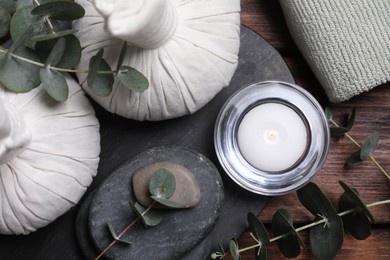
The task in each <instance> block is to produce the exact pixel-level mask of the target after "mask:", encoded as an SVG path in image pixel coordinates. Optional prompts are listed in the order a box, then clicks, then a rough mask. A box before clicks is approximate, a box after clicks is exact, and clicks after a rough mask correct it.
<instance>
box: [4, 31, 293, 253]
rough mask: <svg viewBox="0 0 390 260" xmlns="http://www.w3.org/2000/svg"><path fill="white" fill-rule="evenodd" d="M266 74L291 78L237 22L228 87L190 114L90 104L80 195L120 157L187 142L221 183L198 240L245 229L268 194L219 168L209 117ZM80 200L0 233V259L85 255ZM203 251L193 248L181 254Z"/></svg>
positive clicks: (211, 243)
mask: <svg viewBox="0 0 390 260" xmlns="http://www.w3.org/2000/svg"><path fill="white" fill-rule="evenodd" d="M265 80H282V81H287V82H294V80H293V78H292V76H291V73H290V71H289V69H288V68H287V66H286V64H285V62H284V61H283V59H282V58H281V56H280V55H279V53H278V52H277V51H276V50H275V49H274V48H273V47H272V46H271V45H269V43H267V42H266V41H265V40H264V39H263V38H261V37H260V36H259V35H257V34H256V33H254V32H253V31H251V30H250V29H248V28H246V27H244V26H242V32H241V47H240V63H239V66H238V68H237V71H236V73H235V75H234V77H233V79H232V81H231V83H230V85H229V87H227V88H225V89H224V90H222V91H221V92H220V93H219V94H218V95H217V96H216V97H215V98H214V99H213V100H212V101H211V102H210V103H209V104H207V105H206V106H205V107H203V108H202V109H200V110H199V111H198V112H196V113H194V114H193V115H189V116H185V117H181V118H177V119H172V120H166V121H162V122H137V121H133V120H127V119H124V118H120V117H119V116H115V115H112V114H110V113H108V112H106V111H104V110H103V109H102V108H101V107H99V106H97V105H96V104H94V105H95V107H96V114H97V116H98V118H99V120H100V123H101V138H102V139H101V146H102V152H101V161H100V165H99V172H98V175H97V177H96V178H95V179H94V181H93V183H92V185H91V187H90V188H89V189H88V191H87V192H86V195H85V196H84V198H85V197H86V196H88V194H89V193H90V192H92V191H93V190H95V189H96V188H97V187H99V185H100V184H101V183H102V181H103V180H104V179H105V178H106V177H107V176H108V175H109V174H110V173H111V172H113V171H114V170H115V169H116V168H117V167H119V166H120V165H121V164H122V163H124V162H125V161H127V160H128V159H130V158H131V157H133V156H135V155H136V154H138V153H140V152H143V151H145V150H146V149H148V148H151V147H154V146H158V145H179V146H184V147H188V148H191V149H193V150H196V151H198V152H200V153H202V154H204V155H206V156H207V157H208V158H209V159H210V160H211V161H212V162H214V164H215V165H216V166H217V168H218V169H219V171H220V173H221V175H222V179H223V182H224V186H225V203H224V206H223V209H222V214H221V216H220V218H219V221H218V222H217V224H216V226H215V227H214V229H213V230H212V231H211V233H210V234H209V236H208V238H207V239H205V240H204V242H203V244H204V245H203V246H208V247H210V250H211V248H215V247H216V245H217V243H218V242H219V243H222V244H225V245H226V244H227V243H228V241H229V240H230V239H231V238H232V237H238V236H239V235H240V234H241V233H242V232H243V231H245V229H246V227H247V223H246V215H247V213H248V212H249V211H251V212H253V213H255V214H257V213H259V212H260V211H261V209H262V208H263V207H264V206H265V204H266V202H267V200H268V198H266V197H263V196H259V195H255V194H252V193H249V192H247V191H245V190H243V189H242V188H240V187H238V185H236V184H235V183H233V182H232V181H231V180H230V179H229V177H227V175H226V174H224V172H223V170H222V168H221V167H220V165H219V163H218V160H217V157H216V154H215V151H214V144H213V130H214V122H215V120H216V118H217V115H218V112H219V110H220V109H221V107H222V105H223V104H224V102H225V101H226V100H227V99H228V98H229V97H230V96H231V95H232V94H233V93H234V92H236V91H237V90H238V89H239V88H241V87H243V86H246V85H248V84H250V83H253V82H256V81H265ZM79 205H80V204H79ZM79 205H78V206H76V207H74V208H72V209H71V210H70V211H69V212H67V213H66V214H65V215H63V216H61V217H60V218H58V219H57V220H56V221H54V222H53V223H51V224H50V225H48V226H46V227H44V228H41V229H39V230H38V231H36V232H34V233H32V234H30V235H28V236H5V235H0V259H13V260H14V259H16V260H17V259H31V260H34V259H39V260H40V259H84V258H85V257H84V256H83V254H82V252H81V250H80V248H79V245H78V243H77V239H76V234H75V228H74V227H75V220H76V215H77V210H78V207H79ZM195 250H196V249H195ZM207 251H209V250H207ZM204 257H206V256H199V255H197V254H196V251H194V252H192V253H191V252H190V255H189V256H188V257H187V258H185V259H202V258H204Z"/></svg>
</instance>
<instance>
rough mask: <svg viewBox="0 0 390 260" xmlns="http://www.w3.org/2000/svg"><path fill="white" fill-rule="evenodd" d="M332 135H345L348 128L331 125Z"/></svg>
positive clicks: (334, 136) (338, 136)
mask: <svg viewBox="0 0 390 260" xmlns="http://www.w3.org/2000/svg"><path fill="white" fill-rule="evenodd" d="M329 130H330V136H331V137H332V138H340V137H343V136H344V135H345V134H346V133H348V131H349V130H348V129H347V128H345V127H330V129H329Z"/></svg>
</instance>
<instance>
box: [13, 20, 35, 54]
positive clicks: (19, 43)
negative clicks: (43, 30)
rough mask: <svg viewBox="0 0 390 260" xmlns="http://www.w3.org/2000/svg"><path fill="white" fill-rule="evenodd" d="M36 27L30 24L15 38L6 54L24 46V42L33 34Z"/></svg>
mask: <svg viewBox="0 0 390 260" xmlns="http://www.w3.org/2000/svg"><path fill="white" fill-rule="evenodd" d="M33 30H34V28H33V27H32V26H31V25H30V26H28V27H27V28H26V29H25V30H24V31H23V33H22V34H21V35H19V36H18V37H17V38H16V39H14V41H13V43H12V45H11V47H10V48H9V50H8V52H7V54H6V56H8V55H9V54H11V53H13V52H14V51H15V50H16V49H18V48H19V47H22V46H24V43H25V42H26V41H27V39H28V38H29V37H30V36H31V34H32V33H33Z"/></svg>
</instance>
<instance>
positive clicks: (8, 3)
mask: <svg viewBox="0 0 390 260" xmlns="http://www.w3.org/2000/svg"><path fill="white" fill-rule="evenodd" d="M0 6H1V7H2V8H4V10H6V11H7V12H8V13H9V14H12V13H14V12H15V10H16V1H14V0H0Z"/></svg>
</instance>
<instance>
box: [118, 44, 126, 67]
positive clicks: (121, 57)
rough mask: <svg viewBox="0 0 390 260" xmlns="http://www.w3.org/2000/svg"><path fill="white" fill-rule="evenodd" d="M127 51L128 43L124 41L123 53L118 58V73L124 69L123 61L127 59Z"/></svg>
mask: <svg viewBox="0 0 390 260" xmlns="http://www.w3.org/2000/svg"><path fill="white" fill-rule="evenodd" d="M126 50H127V42H126V41H124V42H123V45H122V49H121V52H120V54H119V57H118V64H117V65H116V71H119V69H120V68H121V67H122V64H123V60H124V59H125V55H126Z"/></svg>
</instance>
